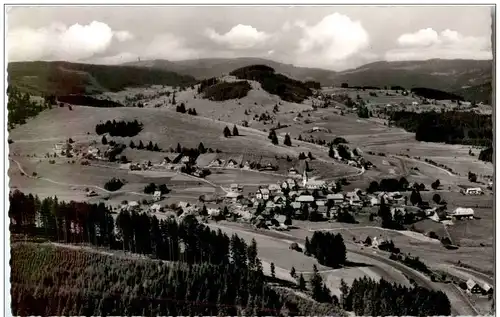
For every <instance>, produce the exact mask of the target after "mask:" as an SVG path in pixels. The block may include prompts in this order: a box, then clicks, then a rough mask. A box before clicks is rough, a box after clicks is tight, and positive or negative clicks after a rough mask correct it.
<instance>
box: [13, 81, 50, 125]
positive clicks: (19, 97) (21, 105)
mask: <svg viewBox="0 0 500 317" xmlns="http://www.w3.org/2000/svg"><path fill="white" fill-rule="evenodd" d="M54 99H55V98H54ZM55 104H56V102H55V100H52V99H51V98H45V102H43V103H40V102H36V101H32V100H31V96H30V94H28V93H22V92H21V91H19V90H18V89H17V88H16V87H14V86H10V85H9V86H8V87H7V111H8V115H7V116H8V117H7V119H8V125H9V128H10V129H12V128H13V127H14V126H15V125H16V124H24V123H26V119H28V118H31V117H34V116H36V115H37V114H39V113H40V112H42V111H43V110H45V109H50V108H52V106H53V105H55Z"/></svg>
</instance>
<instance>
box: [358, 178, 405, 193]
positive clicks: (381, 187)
mask: <svg viewBox="0 0 500 317" xmlns="http://www.w3.org/2000/svg"><path fill="white" fill-rule="evenodd" d="M409 185H410V183H409V182H408V180H407V179H406V178H405V177H401V178H400V179H399V180H398V179H396V178H384V179H382V180H381V181H380V183H378V182H377V181H372V182H371V183H370V185H369V186H368V189H367V191H368V192H369V193H374V192H378V191H382V192H399V191H407V190H408V189H409Z"/></svg>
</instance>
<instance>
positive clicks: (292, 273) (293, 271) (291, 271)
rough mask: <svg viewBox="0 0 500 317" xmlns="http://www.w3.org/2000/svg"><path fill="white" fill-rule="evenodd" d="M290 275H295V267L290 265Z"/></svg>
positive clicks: (294, 276)
mask: <svg viewBox="0 0 500 317" xmlns="http://www.w3.org/2000/svg"><path fill="white" fill-rule="evenodd" d="M290 276H291V277H293V278H296V277H297V272H295V267H293V266H292V269H291V270H290Z"/></svg>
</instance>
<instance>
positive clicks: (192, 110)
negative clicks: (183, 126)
mask: <svg viewBox="0 0 500 317" xmlns="http://www.w3.org/2000/svg"><path fill="white" fill-rule="evenodd" d="M175 111H176V112H180V113H186V112H187V114H190V115H192V116H197V115H198V113H197V112H196V109H195V108H188V109H187V110H186V105H185V104H184V102H181V104H180V105H178V106H177V107H175Z"/></svg>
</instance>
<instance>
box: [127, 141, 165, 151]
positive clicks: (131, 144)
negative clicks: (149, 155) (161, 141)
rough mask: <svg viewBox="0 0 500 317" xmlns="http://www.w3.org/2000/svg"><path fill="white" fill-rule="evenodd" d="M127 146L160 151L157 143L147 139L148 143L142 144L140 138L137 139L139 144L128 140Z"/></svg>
mask: <svg viewBox="0 0 500 317" xmlns="http://www.w3.org/2000/svg"><path fill="white" fill-rule="evenodd" d="M129 147H130V148H131V149H138V150H148V151H154V152H161V148H160V147H159V146H158V143H155V144H154V145H153V142H152V141H149V143H148V145H146V146H144V143H142V140H139V144H137V145H135V143H134V141H133V140H130V144H129Z"/></svg>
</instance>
